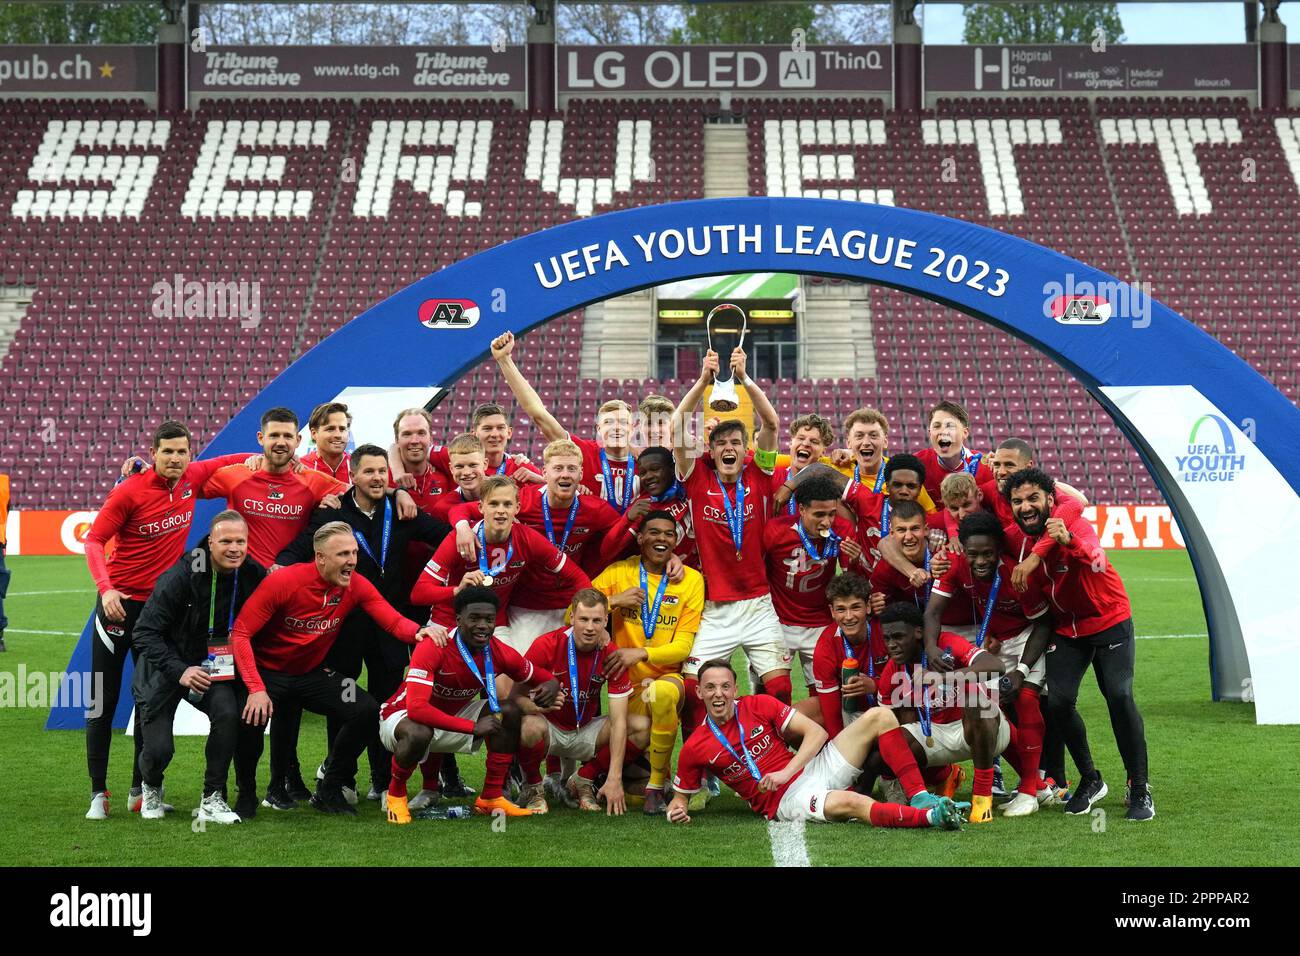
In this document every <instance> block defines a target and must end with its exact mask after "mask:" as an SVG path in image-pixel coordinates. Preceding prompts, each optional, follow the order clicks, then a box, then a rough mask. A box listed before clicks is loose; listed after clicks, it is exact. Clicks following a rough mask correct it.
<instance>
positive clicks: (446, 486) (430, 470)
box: [388, 466, 456, 521]
mask: <svg viewBox="0 0 1300 956" xmlns="http://www.w3.org/2000/svg"><path fill="white" fill-rule="evenodd" d="M408 474H410V475H411V477H412V478H413V479H415V487H414V488H408V489H407V491H406V493H407V494H408V495H410V496H411V498H412V499H413V500H414V501H415V506H416V507H417V508H419V509H420V510H421V511H423V512H424V513H425V514H427V515H430V516H432V517H437V515H435V514H434V508H435V506H436V505H437V503H438V499H439V498H441V497H442V496H443V495H444V494H446V493H447V492H448V491H450V490H451V489H452V488H454V487H456V483H455V482H454V481H452V480H451V475H449V474H445V473H444V472H442V471H439V470H438V469H437V468H434V467H432V466H429V467H426V468H425V469H424V472H423V473H422V474H419V475H417V474H414V473H413V472H408ZM388 487H389V488H396V487H397V485H396V484H395V483H394V482H393V476H392V475H391V474H390V475H389V476H388ZM443 520H444V521H446V520H447V519H446V518H443Z"/></svg>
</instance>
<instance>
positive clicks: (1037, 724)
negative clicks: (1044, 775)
mask: <svg viewBox="0 0 1300 956" xmlns="http://www.w3.org/2000/svg"><path fill="white" fill-rule="evenodd" d="M1013 729H1014V730H1015V731H1016V733H1015V734H1014V735H1013V738H1012V739H1013V742H1014V743H1015V751H1016V754H1015V755H1016V756H1017V757H1018V758H1019V766H1016V763H1015V762H1014V761H1012V766H1013V767H1015V769H1016V772H1017V773H1018V774H1020V788H1019V789H1020V792H1021V793H1027V794H1029V795H1030V796H1031V797H1032V796H1034V795H1035V794H1036V793H1038V764H1039V761H1040V760H1041V759H1042V757H1043V734H1044V733H1045V732H1046V730H1047V726H1046V723H1045V721H1044V720H1043V710H1042V707H1040V706H1039V702H1038V691H1036V690H1034V689H1032V688H1030V687H1022V688H1020V693H1019V694H1017V695H1016V726H1015V728H1013ZM1007 759H1008V760H1012V754H1011V748H1010V747H1008V748H1007Z"/></svg>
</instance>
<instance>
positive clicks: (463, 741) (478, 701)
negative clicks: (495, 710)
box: [379, 698, 488, 763]
mask: <svg viewBox="0 0 1300 956" xmlns="http://www.w3.org/2000/svg"><path fill="white" fill-rule="evenodd" d="M487 705H488V702H487V701H486V700H483V699H482V698H475V699H474V700H471V701H470V702H469V703H468V704H466V705H465V706H464V707H462V708H461V709H460V710H458V711H456V716H457V717H461V718H464V719H465V720H478V719H479V717H481V716H482V714H483V709H484V708H485V707H487ZM405 718H406V711H404V710H398V711H394V712H393V713H391V714H389V715H388V719H387V720H381V721H380V722H379V740H380V742H381V743H382V744H383V745H384V746H385V747H386V748H387V749H388V750H389V751H390V752H393V753H395V752H396V751H397V737H396V734H397V725H398V724H400V723H401V722H402V721H403V720H404V719H405ZM481 746H483V738H482V737H475V736H474V735H473V734H458V733H455V732H454V731H450V730H435V731H434V732H433V739H432V740H430V741H429V747H428V749H427V750H425V751H424V756H422V757H421V758H420V760H419V762H420V763H424V761H425V758H427V757H428V756H429V754H472V753H473V752H474V751H476V750H478V749H479V747H481Z"/></svg>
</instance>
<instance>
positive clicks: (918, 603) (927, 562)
mask: <svg viewBox="0 0 1300 956" xmlns="http://www.w3.org/2000/svg"><path fill="white" fill-rule="evenodd" d="M925 570H926V573H927V574H928V573H929V571H930V549H929V548H926V549H925ZM933 587H934V582H933V581H926V582H925V603H924V604H923V603H922V602H921V600H920V598H918V597H917V596H916V592H915V591H913V592H912V601H913V602H914V603H915V604H916V606H917V607H924V606H925V605H926V604H929V603H930V589H931V588H933Z"/></svg>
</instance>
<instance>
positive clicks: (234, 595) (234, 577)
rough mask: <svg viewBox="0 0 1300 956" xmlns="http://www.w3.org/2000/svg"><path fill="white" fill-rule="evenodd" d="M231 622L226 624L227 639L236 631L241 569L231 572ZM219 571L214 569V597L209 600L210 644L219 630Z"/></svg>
mask: <svg viewBox="0 0 1300 956" xmlns="http://www.w3.org/2000/svg"><path fill="white" fill-rule="evenodd" d="M230 579H231V584H230V620H228V621H227V622H226V637H227V639H229V637H230V632H231V631H233V630H234V629H235V603H236V601H238V599H239V568H235V570H234V571H232V572H230ZM216 625H217V569H216V568H213V569H212V597H211V598H209V599H208V643H209V644H211V643H212V635H213V633H214V632H215V631H216V629H217V626H216Z"/></svg>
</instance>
